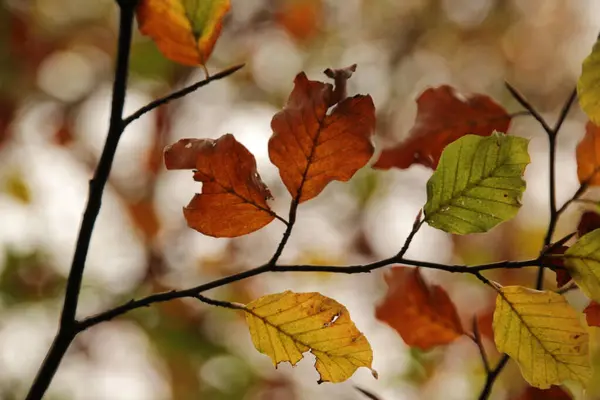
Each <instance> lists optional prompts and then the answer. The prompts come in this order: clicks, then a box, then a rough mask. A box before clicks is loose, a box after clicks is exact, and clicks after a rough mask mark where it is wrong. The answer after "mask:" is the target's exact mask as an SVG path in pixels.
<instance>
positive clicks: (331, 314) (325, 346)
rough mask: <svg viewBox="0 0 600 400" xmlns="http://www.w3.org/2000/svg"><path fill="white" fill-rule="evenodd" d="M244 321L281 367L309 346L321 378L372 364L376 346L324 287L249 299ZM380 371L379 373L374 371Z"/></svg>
mask: <svg viewBox="0 0 600 400" xmlns="http://www.w3.org/2000/svg"><path fill="white" fill-rule="evenodd" d="M245 311H246V322H247V323H248V327H249V329H250V336H251V337H252V342H253V343H254V346H255V347H256V349H257V350H258V351H260V352H261V353H263V354H266V355H268V356H269V357H270V358H271V360H272V361H273V365H275V367H277V364H279V363H280V362H284V361H288V362H289V363H290V364H292V365H296V363H297V362H298V361H300V360H301V359H302V357H303V355H302V353H304V352H307V351H309V350H310V351H311V352H312V353H313V354H314V355H315V357H316V359H317V361H316V363H315V368H316V369H317V371H318V372H319V375H320V376H321V378H320V380H319V383H321V382H334V383H335V382H343V381H345V380H347V379H348V378H350V377H351V376H352V374H354V372H355V371H356V370H357V369H358V368H359V367H367V368H371V363H372V361H373V351H372V350H371V345H370V344H369V342H368V341H367V338H365V336H364V335H363V334H362V333H361V332H360V331H359V330H358V329H357V328H356V326H355V325H354V322H352V320H351V319H350V314H349V313H348V310H347V309H346V307H344V306H343V305H342V304H340V303H338V302H337V301H335V300H333V299H331V298H329V297H325V296H323V295H322V294H320V293H294V292H291V291H289V290H288V291H285V292H283V293H277V294H270V295H267V296H263V297H261V298H259V299H257V300H254V301H253V302H251V303H249V304H248V305H247V306H246V308H245ZM372 372H373V374H374V376H375V377H376V373H375V372H374V371H372Z"/></svg>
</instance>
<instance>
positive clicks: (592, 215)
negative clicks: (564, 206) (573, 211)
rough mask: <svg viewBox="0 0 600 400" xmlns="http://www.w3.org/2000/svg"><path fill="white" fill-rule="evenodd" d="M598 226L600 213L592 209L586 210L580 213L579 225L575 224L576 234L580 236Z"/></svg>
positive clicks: (599, 225) (599, 226) (599, 224)
mask: <svg viewBox="0 0 600 400" xmlns="http://www.w3.org/2000/svg"><path fill="white" fill-rule="evenodd" d="M598 228H600V215H598V213H596V212H593V211H586V212H584V213H583V214H582V215H581V219H580V220H579V225H577V235H579V237H582V236H583V235H585V234H586V233H590V232H591V231H594V230H596V229H598Z"/></svg>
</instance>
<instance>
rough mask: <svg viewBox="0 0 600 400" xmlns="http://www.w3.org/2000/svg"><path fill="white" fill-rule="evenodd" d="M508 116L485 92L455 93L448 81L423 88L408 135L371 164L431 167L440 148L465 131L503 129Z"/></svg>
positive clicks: (482, 132) (481, 133) (484, 133)
mask: <svg viewBox="0 0 600 400" xmlns="http://www.w3.org/2000/svg"><path fill="white" fill-rule="evenodd" d="M510 120H511V116H510V115H509V114H508V113H507V112H506V110H504V108H502V107H501V106H499V105H498V104H496V103H495V102H494V101H493V100H492V99H491V98H489V97H488V96H484V95H481V94H475V95H472V96H471V97H468V98H462V97H459V96H458V95H457V93H456V92H455V91H454V89H453V88H452V87H450V86H448V85H443V86H440V87H437V88H430V89H427V90H425V91H424V92H423V93H422V94H421V95H420V96H419V98H418V99H417V118H416V120H415V125H414V126H413V128H412V129H411V130H410V132H409V135H408V139H406V140H404V141H403V142H401V143H400V144H398V145H396V146H395V147H392V148H389V149H384V150H383V152H382V153H381V155H380V156H379V159H378V160H377V162H376V163H375V164H374V165H373V168H377V169H390V168H392V167H396V168H401V169H406V168H408V167H410V166H411V165H412V164H421V165H424V166H426V167H429V168H431V169H435V168H436V167H437V164H438V162H439V160H440V156H441V155H442V151H443V150H444V148H445V147H446V146H447V145H449V144H450V143H452V142H454V141H455V140H457V139H459V138H461V137H462V136H464V135H467V134H473V135H479V136H489V135H491V134H492V132H494V130H496V131H499V132H503V133H506V131H507V130H508V127H509V125H510Z"/></svg>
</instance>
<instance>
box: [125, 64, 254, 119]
mask: <svg viewBox="0 0 600 400" xmlns="http://www.w3.org/2000/svg"><path fill="white" fill-rule="evenodd" d="M244 65H245V64H240V65H236V66H234V67H230V68H227V69H224V70H223V71H221V72H218V73H216V74H214V75H211V76H209V77H207V78H206V79H204V80H201V81H199V82H196V83H194V84H192V85H190V86H187V87H185V88H183V89H181V90H178V91H176V92H173V93H171V94H169V95H167V96H165V97H161V98H160V99H156V100H154V101H153V102H151V103H148V104H147V105H145V106H144V107H142V108H140V109H139V110H137V111H136V112H134V113H133V114H131V115H130V116H128V117H127V118H125V119H124V120H123V128H125V127H126V126H127V125H129V124H130V123H132V122H133V121H135V120H136V119H138V118H140V117H141V116H142V115H144V114H146V113H148V112H150V111H152V110H154V109H155V108H158V107H160V106H162V105H165V104H167V103H169V102H171V101H173V100H176V99H180V98H182V97H184V96H187V95H188V94H190V93H192V92H195V91H196V90H198V89H200V88H201V87H203V86H206V85H208V84H209V83H211V82H213V81H216V80H219V79H223V78H225V77H228V76H229V75H231V74H233V73H234V72H236V71H238V70H240V69H241V68H243V67H244ZM207 76H208V75H207Z"/></svg>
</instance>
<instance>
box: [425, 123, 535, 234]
mask: <svg viewBox="0 0 600 400" xmlns="http://www.w3.org/2000/svg"><path fill="white" fill-rule="evenodd" d="M528 144H529V141H528V140H527V139H524V138H520V137H516V136H506V135H504V134H501V133H495V134H494V135H492V136H489V137H481V136H476V135H467V136H464V137H462V138H460V139H458V140H457V141H455V142H454V143H451V144H450V145H449V146H448V147H446V149H445V150H444V153H443V154H442V158H441V159H440V163H439V165H438V167H437V169H436V171H435V172H434V173H433V175H432V176H431V178H430V179H429V182H427V203H426V204H425V207H424V212H425V221H426V222H427V223H428V224H429V225H431V226H433V227H434V228H438V229H441V230H443V231H445V232H449V233H455V234H459V235H464V234H467V233H477V232H487V231H489V230H490V229H492V228H493V227H494V226H496V225H498V224H499V223H501V222H504V221H507V220H509V219H510V218H512V217H514V216H515V215H516V214H517V212H518V211H519V208H520V207H521V201H520V200H521V195H522V193H523V191H524V190H525V181H524V180H523V173H524V171H525V167H526V166H527V164H529V154H528V153H527V146H528Z"/></svg>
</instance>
